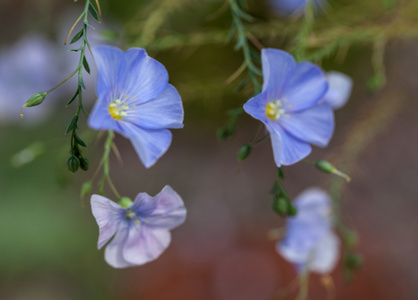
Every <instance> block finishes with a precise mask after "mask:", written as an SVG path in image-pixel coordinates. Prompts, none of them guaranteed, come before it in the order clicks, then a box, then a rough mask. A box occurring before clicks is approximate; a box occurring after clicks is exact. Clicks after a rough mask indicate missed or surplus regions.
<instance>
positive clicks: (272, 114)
mask: <svg viewBox="0 0 418 300" xmlns="http://www.w3.org/2000/svg"><path fill="white" fill-rule="evenodd" d="M283 102H285V103H286V102H287V101H283ZM266 115H267V117H268V118H269V119H272V120H278V119H279V118H280V117H281V116H284V115H286V111H285V110H284V109H283V106H282V102H281V101H280V100H274V101H270V102H269V103H267V106H266Z"/></svg>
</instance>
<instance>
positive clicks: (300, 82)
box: [282, 62, 328, 112]
mask: <svg viewBox="0 0 418 300" xmlns="http://www.w3.org/2000/svg"><path fill="white" fill-rule="evenodd" d="M327 89H328V82H327V79H326V77H325V75H324V74H323V72H322V70H321V69H320V68H319V67H318V66H316V65H314V64H311V63H309V62H301V63H298V64H297V65H296V67H295V68H294V70H293V73H292V74H289V77H288V81H287V82H286V85H285V87H284V90H283V94H282V98H283V100H285V99H286V100H287V101H288V103H289V104H290V107H289V108H287V111H288V112H297V111H300V110H304V109H307V108H309V107H311V106H314V105H315V104H316V103H317V102H318V101H319V100H321V99H322V98H323V97H324V95H325V93H326V91H327Z"/></svg>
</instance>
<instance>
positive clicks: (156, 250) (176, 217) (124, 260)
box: [91, 186, 186, 268]
mask: <svg viewBox="0 0 418 300" xmlns="http://www.w3.org/2000/svg"><path fill="white" fill-rule="evenodd" d="M122 199H124V201H123V202H121V205H122V206H121V205H119V204H116V203H115V202H113V201H111V200H109V199H107V198H105V197H103V196H99V195H92V197H91V208H92V212H93V215H94V217H95V218H96V221H97V224H98V225H99V229H100V233H99V241H98V243H97V248H98V249H101V248H102V247H103V246H104V245H105V244H106V243H107V242H108V241H109V240H110V239H111V238H112V236H113V235H115V237H114V238H113V240H112V241H111V242H110V243H109V244H108V245H107V247H106V250H105V260H106V262H107V263H108V264H109V265H111V266H112V267H114V268H125V267H131V266H137V265H142V264H145V263H147V262H149V261H152V260H154V259H156V258H158V257H159V256H160V255H161V253H163V252H164V250H165V249H167V247H168V245H169V244H170V241H171V235H170V231H169V230H170V229H173V228H175V227H177V226H179V225H180V224H182V223H183V222H184V220H185V219H186V208H185V207H184V203H183V200H182V199H181V198H180V196H179V195H178V194H177V193H176V192H175V191H174V190H173V189H172V188H171V187H169V186H165V187H164V189H163V190H162V191H161V192H160V193H159V194H158V195H156V196H155V197H151V196H149V195H148V194H147V193H139V194H138V195H137V196H136V198H135V201H134V202H133V203H132V201H130V200H127V199H126V198H122Z"/></svg>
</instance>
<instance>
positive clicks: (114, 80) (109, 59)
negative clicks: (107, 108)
mask: <svg viewBox="0 0 418 300" xmlns="http://www.w3.org/2000/svg"><path fill="white" fill-rule="evenodd" d="M93 55H94V60H95V62H96V65H97V71H98V78H97V96H98V97H99V98H101V96H103V95H105V94H109V93H114V92H117V89H118V80H119V78H120V76H123V70H120V65H121V64H122V62H123V60H124V58H123V56H124V55H123V51H122V50H120V49H119V48H116V47H111V46H98V47H95V48H93Z"/></svg>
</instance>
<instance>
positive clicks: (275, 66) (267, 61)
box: [261, 48, 296, 100]
mask: <svg viewBox="0 0 418 300" xmlns="http://www.w3.org/2000/svg"><path fill="white" fill-rule="evenodd" d="M261 61H262V66H263V80H264V82H263V92H264V91H269V93H272V94H273V95H274V96H279V95H280V94H281V92H282V89H283V86H284V85H285V83H286V81H287V78H288V74H289V73H291V71H292V70H293V68H294V67H295V65H296V62H295V59H294V58H293V56H292V55H290V54H289V53H287V52H285V51H282V50H279V49H271V48H265V49H263V50H261ZM273 95H272V96H273ZM271 100H277V99H271Z"/></svg>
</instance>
